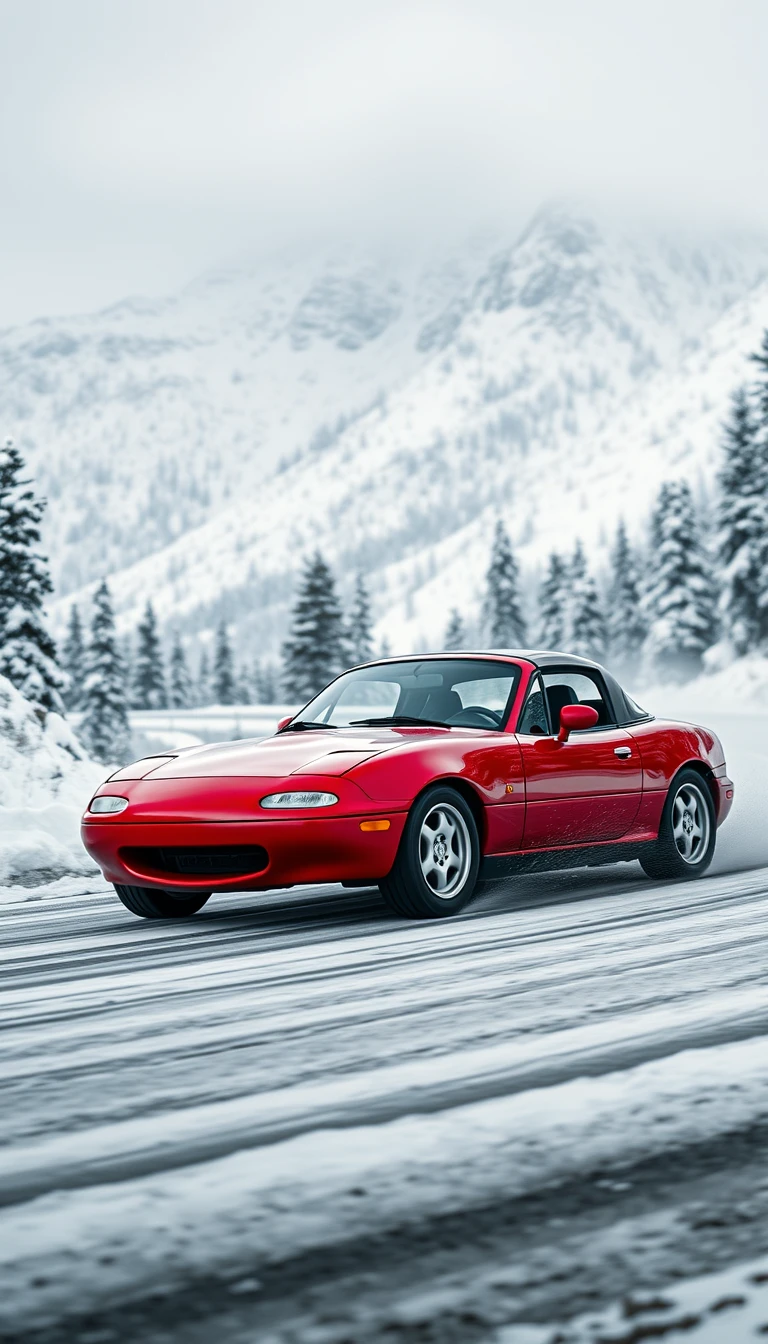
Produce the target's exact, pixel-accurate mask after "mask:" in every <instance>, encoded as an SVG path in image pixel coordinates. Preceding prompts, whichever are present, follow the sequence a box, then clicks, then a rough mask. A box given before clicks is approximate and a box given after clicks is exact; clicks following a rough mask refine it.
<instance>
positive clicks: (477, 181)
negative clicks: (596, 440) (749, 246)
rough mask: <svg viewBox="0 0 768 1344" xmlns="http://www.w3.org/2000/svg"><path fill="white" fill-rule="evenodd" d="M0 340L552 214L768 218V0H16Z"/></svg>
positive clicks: (0, 18)
mask: <svg viewBox="0 0 768 1344" xmlns="http://www.w3.org/2000/svg"><path fill="white" fill-rule="evenodd" d="M0 42H1V43H2V46H1V48H0V50H1V51H2V57H3V80H2V84H1V85H0V117H1V121H0V173H1V174H2V189H1V192H0V268H1V272H2V273H1V275H0V296H1V298H2V310H1V311H0V326H5V325H8V324H10V323H13V322H17V321H21V320H24V319H26V318H29V317H34V316H38V315H42V314H48V313H56V312H66V311H78V310H82V309H88V308H92V307H96V306H99V305H102V304H105V303H108V302H111V301H113V300H115V299H118V298H121V297H123V296H124V295H125V294H127V293H137V292H145V293H157V292H162V291H163V290H165V289H170V288H173V287H175V286H176V285H178V284H180V283H182V282H183V281H185V280H186V279H188V278H190V277H191V276H192V275H194V274H195V273H196V272H197V271H199V270H201V269H203V268H205V267H206V266H208V265H213V264H217V263H218V262H226V261H229V260H231V259H232V258H236V257H238V256H242V255H248V254H250V255H253V256H259V255H262V254H268V253H269V251H270V250H271V249H273V248H274V247H275V246H276V245H278V244H280V243H282V242H284V241H286V240H287V241H288V242H290V243H291V244H295V245H304V244H312V243H314V242H315V241H316V240H317V239H321V240H326V241H327V240H334V239H338V240H340V241H342V242H343V241H345V240H346V239H347V238H359V239H362V240H363V241H367V240H371V241H380V240H381V239H389V238H392V239H394V240H395V242H396V243H397V244H398V245H400V244H403V243H408V242H409V241H410V240H413V241H414V242H416V243H418V244H419V245H424V243H425V242H426V243H428V241H429V240H430V239H431V238H433V237H435V236H437V235H448V236H450V237H455V236H457V235H460V234H461V233H462V232H464V231H467V230H470V229H472V228H473V227H475V226H477V225H483V226H487V225H489V224H490V225H496V226H498V227H500V228H507V227H508V228H514V227H516V226H517V224H518V223H519V221H520V220H521V219H522V217H523V216H524V215H525V213H526V212H527V211H528V210H530V209H531V208H533V207H534V206H535V205H536V204H537V203H538V202H539V201H540V200H541V199H542V198H546V197H550V196H552V195H568V194H574V193H576V194H578V195H579V196H582V197H586V198H588V199H595V200H596V201H599V202H601V203H602V204H604V205H607V206H618V207H619V208H623V209H624V210H628V211H636V210H644V211H645V212H647V213H649V214H651V215H653V214H659V215H663V216H669V217H676V216H678V215H681V216H683V217H684V218H686V219H689V220H694V221H698V222H703V223H704V224H709V223H713V224H717V225H719V224H720V223H721V222H722V221H725V222H732V223H734V224H737V225H745V226H747V227H759V228H768V172H766V166H767V165H768V76H767V75H766V70H767V69H768V0H728V2H727V3H726V2H725V0H722V2H721V0H642V3H640V0H440V3H432V2H431V0H408V2H407V3H399V2H398V0H386V3H376V2H373V0H305V2H302V0H270V3H263V2H262V3H260V2H259V0H0Z"/></svg>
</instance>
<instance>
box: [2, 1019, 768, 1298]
mask: <svg viewBox="0 0 768 1344" xmlns="http://www.w3.org/2000/svg"><path fill="white" fill-rule="evenodd" d="M766 1108H768V1039H766V1038H763V1039H761V1040H759V1041H754V1040H752V1041H747V1042H740V1043H737V1044H734V1045H727V1046H720V1047H717V1048H714V1049H711V1050H698V1051H689V1052H684V1053H682V1054H677V1055H672V1056H671V1057H670V1058H669V1059H665V1060H661V1061H654V1062H653V1063H651V1064H646V1065H641V1066H639V1067H638V1068H636V1069H631V1070H626V1071H623V1072H620V1073H617V1074H613V1075H611V1074H609V1075H607V1076H604V1077H600V1078H580V1079H575V1080H573V1081H572V1082H569V1083H566V1084H564V1085H562V1086H561V1087H555V1088H550V1089H535V1090H532V1091H529V1092H525V1093H523V1094H521V1095H518V1096H512V1097H501V1098H495V1099H493V1100H490V1101H485V1102H480V1103H477V1104H475V1105H470V1106H464V1107H456V1108H453V1109H449V1110H446V1111H441V1112H439V1113H438V1114H436V1115H426V1116H408V1115H405V1116H403V1117H402V1118H400V1119H398V1120H395V1121H392V1122H390V1123H389V1124H386V1125H379V1126H376V1127H375V1128H373V1127H369V1126H364V1127H360V1128H354V1127H352V1128H342V1129H335V1130H334V1129H329V1130H326V1131H325V1132H322V1131H317V1130H313V1131H312V1132H310V1133H309V1134H306V1135H301V1136H300V1137H298V1138H296V1139H292V1140H289V1141H288V1142H285V1143H277V1144H273V1145H268V1146H267V1147H265V1148H263V1149H261V1150H255V1151H254V1150H253V1149H249V1148H246V1149H245V1150H244V1151H243V1152H240V1153H234V1154H233V1155H231V1156H229V1157H226V1158H222V1159H219V1160H217V1161H213V1162H210V1163H203V1164H199V1165H193V1166H186V1167H183V1168H182V1169H181V1170H180V1171H170V1172H164V1173H162V1174H161V1175H153V1176H149V1177H146V1178H144V1179H141V1180H136V1181H132V1182H130V1183H121V1184H109V1185H97V1186H94V1187H92V1188H90V1189H88V1190H85V1191H74V1192H69V1193H64V1192H61V1193H55V1194H51V1195H48V1196H45V1197H43V1198H41V1199H39V1200H36V1201H34V1202H32V1203H30V1204H22V1205H21V1206H20V1207H18V1208H16V1209H13V1210H8V1211H6V1213H5V1215H4V1219H3V1221H4V1243H5V1248H4V1249H3V1250H2V1251H0V1290H1V1291H0V1323H4V1317H5V1319H6V1320H7V1314H8V1312H9V1311H12V1312H13V1313H14V1314H15V1315H16V1316H17V1318H18V1316H19V1315H21V1314H23V1313H24V1311H25V1310H26V1309H27V1308H26V1307H25V1298H26V1297H27V1295H28V1292H29V1290H28V1288H27V1285H28V1284H29V1283H30V1281H31V1280H32V1279H34V1277H35V1273H36V1271H38V1272H39V1270H40V1268H41V1266H42V1265H44V1266H45V1275H46V1279H47V1282H46V1283H45V1284H44V1285H40V1284H39V1285H37V1286H36V1288H35V1290H34V1300H31V1299H30V1300H29V1304H28V1309H29V1311H30V1313H32V1312H34V1314H35V1315H37V1314H38V1313H42V1314H45V1313H46V1312H47V1311H61V1310H66V1307H67V1304H72V1303H73V1301H74V1302H78V1301H79V1303H80V1306H81V1307H82V1304H83V1303H84V1302H85V1303H87V1302H88V1301H93V1300H94V1299H95V1300H97V1301H98V1300H102V1301H103V1300H104V1299H105V1298H107V1299H109V1298H110V1297H111V1296H112V1294H119V1293H121V1292H125V1291H126V1289H128V1288H130V1290H131V1291H132V1292H139V1291H142V1290H143V1291H146V1292H149V1291H151V1290H152V1289H155V1288H157V1287H158V1286H164V1285H165V1284H166V1283H167V1282H168V1278H169V1276H170V1277H173V1278H175V1277H177V1276H181V1275H183V1273H184V1272H185V1271H186V1272H192V1271H193V1272H195V1273H197V1274H203V1273H205V1272H210V1271H211V1270H213V1269H215V1268H221V1267H222V1266H230V1267H236V1266H238V1265H241V1266H242V1267H243V1269H244V1270H245V1269H246V1268H247V1267H248V1265H249V1264H250V1263H251V1261H252V1259H253V1257H257V1258H258V1259H259V1261H260V1262H262V1263H269V1262H270V1261H273V1260H274V1261H276V1260H280V1259H285V1258H286V1257H288V1256H290V1255H296V1254H297V1253H299V1252H301V1251H302V1250H306V1251H309V1250H310V1249H311V1248H312V1247H314V1246H317V1245H323V1246H325V1247H326V1248H327V1247H328V1246H329V1245H331V1244H333V1243H334V1242H338V1243H341V1242H344V1241H346V1240H349V1239H350V1238H354V1237H356V1236H360V1235H362V1234H363V1233H365V1232H366V1231H367V1232H370V1231H371V1229H372V1227H375V1229H376V1230H377V1231H379V1232H382V1231H384V1230H386V1229H387V1228H388V1227H392V1228H394V1227H397V1226H398V1224H400V1223H401V1222H402V1221H403V1220H404V1219H407V1218H409V1217H410V1218H413V1217H416V1216H422V1217H424V1216H426V1215H428V1214H429V1213H430V1212H432V1213H434V1212H436V1211H438V1210H442V1211H445V1210H446V1209H451V1208H464V1207H467V1206H471V1205H472V1204H480V1203H482V1202H483V1201H486V1200H488V1199H489V1198H491V1197H492V1195H493V1193H494V1191H495V1190H497V1189H498V1187H499V1186H500V1185H501V1186H503V1187H504V1188H505V1189H506V1191H507V1193H508V1196H509V1197H510V1198H511V1197H513V1196H519V1195H521V1194H523V1193H524V1192H525V1191H527V1190H536V1189H540V1188H541V1187H542V1186H544V1185H546V1184H547V1183H549V1182H556V1181H563V1180H564V1179H565V1178H566V1177H567V1176H568V1175H570V1174H573V1173H575V1172H578V1171H579V1170H581V1169H584V1168H587V1169H594V1168H595V1167H602V1166H606V1165H608V1164H610V1163H611V1162H616V1161H617V1160H619V1159H621V1160H623V1161H626V1162H630V1161H639V1160H641V1159H642V1158H643V1157H644V1156H647V1155H649V1154H652V1153H655V1152H659V1151H663V1150H664V1149H668V1148H674V1147H682V1146H683V1145H685V1144H691V1143H694V1142H700V1141H702V1140H703V1139H705V1138H707V1137H711V1136H713V1135H716V1134H719V1133H721V1132H724V1131H727V1130H729V1129H737V1128H739V1127H743V1126H745V1125H747V1124H749V1123H750V1122H751V1121H754V1120H756V1119H758V1118H759V1117H760V1116H761V1115H763V1114H764V1113H765V1111H766ZM90 1137H91V1136H90V1135H86V1136H84V1143H85V1144H87V1143H88V1141H89V1139H90ZM163 1143H164V1135H163V1128H162V1126H161V1125H158V1127H157V1133H156V1136H155V1144H156V1146H157V1148H158V1149H159V1150H162V1148H163ZM22 1157H23V1153H22ZM358 1190H362V1191H363V1195H362V1196H361V1195H358V1194H356V1193H355V1192H356V1191H358ZM203 1225H204V1226H205V1228H206V1237H205V1238H204V1239H201V1238H200V1236H199V1229H200V1227H201V1226H203ZM160 1247H162V1249H161V1250H160V1249H159V1248H160Z"/></svg>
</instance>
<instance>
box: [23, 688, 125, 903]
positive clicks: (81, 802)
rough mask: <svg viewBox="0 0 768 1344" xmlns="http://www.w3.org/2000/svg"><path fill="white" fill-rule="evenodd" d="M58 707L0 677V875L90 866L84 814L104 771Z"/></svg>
mask: <svg viewBox="0 0 768 1344" xmlns="http://www.w3.org/2000/svg"><path fill="white" fill-rule="evenodd" d="M107 773H108V772H107V770H105V768H104V766H103V765H96V764H95V763H94V762H93V761H91V760H89V759H88V757H87V756H86V754H85V752H84V751H83V749H82V747H81V746H80V744H79V742H78V741H77V739H76V738H75V736H74V734H73V733H72V730H71V729H70V728H69V726H68V725H67V724H66V723H65V721H64V720H63V719H62V718H60V716H59V715H58V714H48V715H47V716H46V717H45V721H44V722H41V719H40V716H39V715H38V714H37V712H36V711H35V710H34V709H33V707H32V706H31V705H30V704H29V702H28V701H27V700H25V699H24V698H23V696H21V695H19V692H18V691H17V690H15V688H14V687H13V686H12V685H11V683H10V682H9V681H7V680H6V678H5V677H0V882H13V881H14V880H17V879H19V878H21V879H23V881H24V883H25V884H29V883H30V882H32V881H37V882H40V881H43V880H46V879H51V878H56V877H60V876H61V875H62V874H64V873H91V872H94V871H95V869H94V865H93V864H92V862H91V860H90V859H89V857H88V855H87V854H86V852H85V850H84V849H83V847H82V845H81V843H80V836H79V827H80V817H81V815H82V812H83V809H84V807H85V806H86V804H87V802H88V799H89V798H90V797H91V794H92V793H93V792H94V789H95V788H96V786H97V784H99V783H100V782H101V780H102V779H103V778H104V776H105V775H106V774H107Z"/></svg>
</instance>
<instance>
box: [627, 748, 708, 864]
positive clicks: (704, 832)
mask: <svg viewBox="0 0 768 1344" xmlns="http://www.w3.org/2000/svg"><path fill="white" fill-rule="evenodd" d="M715 828H716V820H715V807H714V803H713V802H712V796H711V794H710V792H709V789H708V788H707V785H706V783H705V781H704V780H703V779H702V777H701V775H700V774H698V772H697V771H696V770H681V771H680V774H679V775H678V776H677V777H676V779H674V780H673V781H672V787H671V788H670V790H669V793H668V795H667V801H666V803H665V804H664V811H663V812H662V814H661V825H660V826H659V838H658V840H657V841H656V843H655V845H652V846H651V847H650V849H649V852H648V853H647V854H644V855H643V856H642V858H641V859H640V862H641V864H642V866H643V868H644V870H645V872H646V873H647V874H648V876H649V877H655V878H665V879H670V878H677V880H678V881H681V880H683V881H684V880H685V879H686V878H690V877H700V876H701V874H702V873H705V872H706V871H707V869H708V867H709V865H710V863H711V862H712V855H713V854H714V852H715V836H716V831H715Z"/></svg>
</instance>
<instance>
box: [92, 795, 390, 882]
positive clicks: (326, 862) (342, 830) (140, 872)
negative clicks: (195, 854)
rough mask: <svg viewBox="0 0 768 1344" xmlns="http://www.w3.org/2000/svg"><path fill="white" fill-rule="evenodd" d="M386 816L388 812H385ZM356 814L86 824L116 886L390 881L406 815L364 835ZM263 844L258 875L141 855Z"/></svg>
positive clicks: (100, 861)
mask: <svg viewBox="0 0 768 1344" xmlns="http://www.w3.org/2000/svg"><path fill="white" fill-rule="evenodd" d="M377 815H378V816H381V815H382V814H381V812H379V813H378V814H377ZM370 818H371V814H370V813H369V814H367V815H366V816H354V817H339V816H335V817H327V816H326V817H306V816H303V817H301V818H299V817H280V818H275V819H273V818H272V817H270V818H269V819H268V820H264V821H262V820H261V819H260V820H258V821H248V822H239V821H227V822H220V821H195V822H170V821H161V822H145V821H137V822H130V821H122V820H118V821H116V820H103V821H102V820H97V819H93V820H91V819H90V818H89V819H88V820H85V821H83V824H82V827H81V835H82V840H83V844H84V845H85V848H86V849H87V851H88V853H89V854H90V855H91V857H92V858H93V859H94V860H95V861H96V863H97V864H98V865H99V867H100V868H101V871H102V872H103V874H104V876H105V878H106V879H107V881H108V882H115V883H117V884H118V885H121V886H142V887H158V888H162V889H165V890H169V891H170V890H186V891H190V890H199V891H267V890H269V889H270V888H271V887H289V886H294V885H296V884H298V883H303V882H342V881H344V882H346V881H367V880H373V879H378V878H381V877H386V875H387V873H388V872H389V870H390V868H391V867H392V864H393V863H394V861H395V855H396V853H397V847H398V844H399V843H400V837H401V835H402V832H403V827H404V825H405V821H406V813H405V812H400V813H393V812H387V813H386V818H387V820H388V821H389V822H390V826H389V830H387V831H362V830H361V829H360V823H361V821H365V820H370ZM232 846H260V847H263V849H264V850H265V851H266V858H267V862H266V865H262V866H260V867H259V869H258V870H257V871H254V872H251V873H246V874H238V875H237V876H226V875H223V874H217V873H216V872H215V870H213V871H212V872H211V873H210V874H206V875H205V876H193V875H190V874H187V873H183V874H182V873H173V872H168V871H160V870H159V869H157V868H155V867H154V866H153V865H152V863H149V862H147V860H146V857H145V856H141V857H137V855H136V854H135V852H134V851H141V850H144V851H146V850H153V849H154V850H157V849H158V848H163V847H164V848H166V849H170V850H178V849H181V850H183V849H204V850H209V851H210V850H213V851H215V850H216V849H217V848H218V847H226V848H231V847H232Z"/></svg>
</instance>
